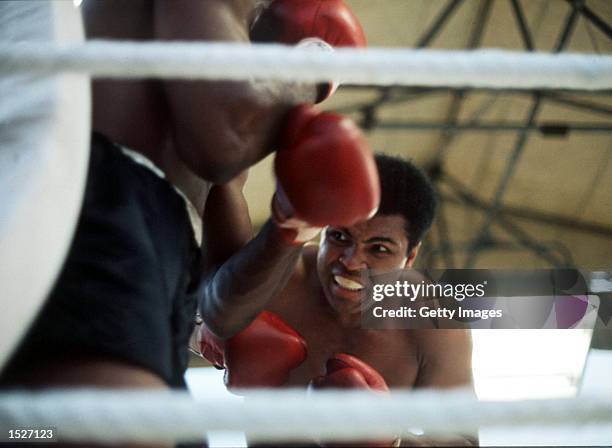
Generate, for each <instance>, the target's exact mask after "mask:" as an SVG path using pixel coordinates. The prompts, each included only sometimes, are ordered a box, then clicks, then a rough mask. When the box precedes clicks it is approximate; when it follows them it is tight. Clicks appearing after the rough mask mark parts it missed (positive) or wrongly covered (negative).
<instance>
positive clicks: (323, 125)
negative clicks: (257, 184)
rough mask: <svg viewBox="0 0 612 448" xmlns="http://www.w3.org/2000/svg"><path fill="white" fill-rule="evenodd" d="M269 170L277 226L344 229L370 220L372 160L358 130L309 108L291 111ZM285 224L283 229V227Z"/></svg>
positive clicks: (374, 183) (374, 187)
mask: <svg viewBox="0 0 612 448" xmlns="http://www.w3.org/2000/svg"><path fill="white" fill-rule="evenodd" d="M274 170H275V173H276V177H277V179H278V184H279V187H280V188H279V191H278V192H277V194H276V195H275V199H274V201H275V205H273V209H274V210H281V212H282V213H280V215H281V218H282V219H281V224H280V227H281V228H283V227H293V228H299V223H306V224H307V225H308V226H312V227H323V226H327V225H333V226H339V227H348V226H351V225H353V224H355V223H356V222H358V221H363V220H365V219H368V218H370V217H372V216H373V215H374V214H375V213H376V210H377V209H378V205H379V203H380V180H379V178H378V170H377V168H376V162H375V161H374V156H373V154H372V152H371V151H370V148H369V146H368V144H367V142H366V140H365V137H364V136H363V134H362V133H361V131H360V130H359V128H358V127H357V126H356V125H355V124H354V123H353V122H352V121H351V120H350V119H349V118H346V117H343V116H342V115H340V114H337V113H333V112H320V111H318V110H317V109H316V108H314V107H313V106H310V105H306V104H304V105H300V106H297V107H295V108H294V109H292V110H291V111H290V112H289V114H288V117H287V119H286V122H285V127H284V138H283V141H282V147H281V149H279V150H278V152H277V154H276V159H275V161H274ZM283 223H284V224H288V225H286V226H284V225H283Z"/></svg>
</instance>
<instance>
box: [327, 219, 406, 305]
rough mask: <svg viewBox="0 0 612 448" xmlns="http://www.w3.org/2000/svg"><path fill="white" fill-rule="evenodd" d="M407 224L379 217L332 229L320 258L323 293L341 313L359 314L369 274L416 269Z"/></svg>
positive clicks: (328, 229) (328, 230) (398, 220)
mask: <svg viewBox="0 0 612 448" xmlns="http://www.w3.org/2000/svg"><path fill="white" fill-rule="evenodd" d="M405 224H406V221H405V219H404V217H403V216H400V215H381V216H375V217H374V218H372V219H369V220H367V221H363V222H360V223H358V224H356V225H354V226H352V227H346V228H338V227H328V228H327V229H326V230H325V232H324V234H323V236H322V238H321V245H320V248H319V253H318V256H317V273H318V275H319V280H320V282H321V285H322V287H323V292H324V294H325V297H326V298H327V301H328V302H329V304H330V305H331V307H332V308H333V309H334V310H335V311H336V312H338V313H356V312H359V310H360V304H361V300H362V297H363V294H364V292H365V290H364V287H365V285H364V283H365V280H366V275H364V274H366V270H369V269H371V270H374V271H376V272H388V271H394V270H400V269H407V268H409V267H410V266H412V263H413V261H414V256H415V255H416V250H413V251H411V253H410V254H408V253H407V250H408V237H407V235H406V230H405V229H406V227H405Z"/></svg>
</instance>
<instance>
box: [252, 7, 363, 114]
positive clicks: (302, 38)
mask: <svg viewBox="0 0 612 448" xmlns="http://www.w3.org/2000/svg"><path fill="white" fill-rule="evenodd" d="M264 36H265V37H264ZM252 40H253V41H258V40H259V41H270V40H272V41H275V42H282V43H286V44H304V45H307V46H308V47H318V48H321V47H322V48H323V49H329V50H331V47H365V46H366V45H367V42H366V37H365V34H364V32H363V29H362V28H361V24H360V23H359V20H358V19H357V17H356V16H355V14H353V12H352V11H351V9H350V8H349V7H348V6H347V5H346V3H344V1H343V0H274V1H273V2H272V3H271V4H270V6H269V7H268V8H267V9H266V10H265V11H264V12H263V14H262V15H261V17H260V18H259V20H258V21H257V23H256V24H255V28H254V30H253V32H252ZM317 41H318V42H317ZM337 87H338V86H337V83H330V84H327V85H323V86H322V88H321V89H320V92H319V95H318V98H317V102H321V101H323V100H324V99H326V98H328V97H329V96H330V95H331V94H332V93H333V92H334V91H335V90H336V88H337Z"/></svg>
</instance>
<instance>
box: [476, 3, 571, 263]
mask: <svg viewBox="0 0 612 448" xmlns="http://www.w3.org/2000/svg"><path fill="white" fill-rule="evenodd" d="M577 17H578V13H577V9H575V8H572V10H571V11H570V13H569V14H568V15H567V18H566V20H565V24H564V26H563V28H562V30H561V33H560V35H559V38H558V39H557V44H556V45H555V52H556V53H558V52H560V51H561V50H562V49H563V48H564V47H565V45H566V44H567V42H568V41H569V38H570V36H571V34H572V31H573V29H574V26H575V24H576V19H577ZM524 43H525V46H527V45H528V42H527V41H525V42H524ZM541 99H542V97H541V96H540V94H539V92H538V93H535V94H534V98H533V103H532V105H531V109H530V111H529V115H528V117H527V124H526V126H527V127H529V126H533V124H534V122H535V119H536V117H537V115H538V112H539V109H540V105H541ZM528 136H529V133H528V132H525V131H520V132H519V135H518V138H517V140H516V143H515V145H514V149H513V150H512V152H511V153H510V156H509V157H508V161H507V163H506V168H505V170H504V173H503V174H502V177H501V179H500V181H499V183H498V185H497V189H496V191H495V194H494V196H493V201H492V203H491V208H490V209H489V210H488V211H487V213H486V215H485V218H484V222H483V224H482V226H481V227H480V229H479V230H478V231H477V233H476V236H475V238H474V244H473V247H472V250H471V251H470V252H469V253H468V255H467V258H466V261H465V267H466V268H472V267H474V266H475V264H476V261H477V258H478V250H479V246H480V244H481V241H482V238H484V237H485V236H486V235H487V234H488V233H489V229H490V228H491V225H492V224H493V222H494V221H495V218H496V215H497V213H498V212H499V209H500V208H501V207H502V199H503V196H504V194H505V193H506V190H507V188H508V186H509V185H510V180H511V179H512V176H513V175H514V172H515V171H516V168H517V166H518V162H519V160H520V157H521V155H522V153H523V150H524V149H525V145H526V143H527V140H528Z"/></svg>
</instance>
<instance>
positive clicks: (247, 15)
mask: <svg viewBox="0 0 612 448" xmlns="http://www.w3.org/2000/svg"><path fill="white" fill-rule="evenodd" d="M258 3H261V2H256V1H254V0H206V1H192V0H172V1H168V0H157V2H156V3H155V34H156V37H157V38H159V39H163V40H182V41H193V40H200V41H228V42H237V43H240V42H241V43H248V42H249V28H250V26H251V22H252V21H253V20H254V18H255V15H256V13H257V9H256V7H255V6H256V5H257V4H258ZM246 69H248V67H246ZM163 86H164V90H165V92H166V96H167V100H168V103H169V108H170V113H171V119H172V120H173V127H174V130H175V136H174V139H175V143H176V145H177V150H178V153H179V155H180V157H181V158H182V159H183V161H184V162H185V163H186V164H187V166H188V167H189V168H190V169H191V170H193V171H194V172H195V173H196V174H197V175H199V176H201V177H202V178H204V179H207V180H210V181H213V182H215V183H224V182H227V181H228V180H229V179H231V178H232V177H234V176H236V175H237V174H238V173H239V172H240V171H242V170H244V169H246V168H247V167H249V166H251V165H253V164H254V163H255V162H257V161H258V160H260V159H262V158H263V157H264V156H266V155H267V154H268V153H270V152H272V150H274V149H275V144H276V142H275V136H276V135H277V134H278V127H279V124H280V121H281V118H282V117H283V116H284V114H285V113H286V112H287V110H288V109H289V108H290V107H291V106H293V105H295V104H297V103H301V102H314V101H315V99H316V94H317V91H316V87H315V85H313V84H308V85H305V84H300V85H297V84H286V83H279V82H273V81H268V82H264V81H258V82H255V81H252V82H229V81H218V82H204V81H198V82H195V81H168V82H164V83H163Z"/></svg>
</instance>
